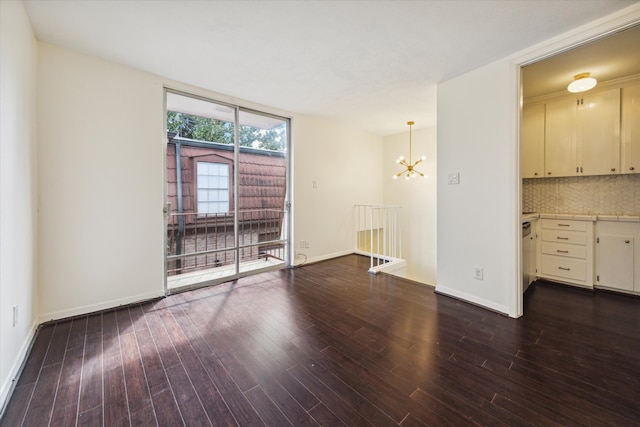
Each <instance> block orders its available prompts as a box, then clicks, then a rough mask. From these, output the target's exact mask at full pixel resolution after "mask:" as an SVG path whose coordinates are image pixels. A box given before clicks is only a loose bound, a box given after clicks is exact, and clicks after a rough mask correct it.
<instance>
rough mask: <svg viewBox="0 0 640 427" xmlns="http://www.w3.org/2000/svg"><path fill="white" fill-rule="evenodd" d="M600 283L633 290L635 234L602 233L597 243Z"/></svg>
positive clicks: (598, 279)
mask: <svg viewBox="0 0 640 427" xmlns="http://www.w3.org/2000/svg"><path fill="white" fill-rule="evenodd" d="M597 246H598V249H597V251H598V252H597V260H598V261H597V267H596V271H597V281H598V285H600V286H606V287H609V288H616V289H623V290H627V291H633V270H634V268H633V261H634V259H633V251H634V237H633V236H617V235H611V234H601V235H600V236H599V237H598V243H597Z"/></svg>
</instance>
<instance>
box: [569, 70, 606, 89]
mask: <svg viewBox="0 0 640 427" xmlns="http://www.w3.org/2000/svg"><path fill="white" fill-rule="evenodd" d="M590 76H591V74H590V73H581V74H577V75H576V76H575V78H574V80H573V81H572V82H571V83H569V86H567V90H568V91H569V92H571V93H578V92H586V91H588V90H590V89H593V88H594V87H595V86H596V83H598V81H597V80H596V79H594V78H593V77H590Z"/></svg>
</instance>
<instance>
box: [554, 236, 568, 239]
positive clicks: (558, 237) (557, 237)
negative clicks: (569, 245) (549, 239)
mask: <svg viewBox="0 0 640 427" xmlns="http://www.w3.org/2000/svg"><path fill="white" fill-rule="evenodd" d="M556 239H558V240H569V238H568V237H560V236H556Z"/></svg>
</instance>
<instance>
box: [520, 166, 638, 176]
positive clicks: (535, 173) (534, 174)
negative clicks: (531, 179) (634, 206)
mask: <svg viewBox="0 0 640 427" xmlns="http://www.w3.org/2000/svg"><path fill="white" fill-rule="evenodd" d="M631 170H633V168H631ZM533 176H538V172H534V173H533Z"/></svg>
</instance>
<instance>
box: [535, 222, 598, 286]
mask: <svg viewBox="0 0 640 427" xmlns="http://www.w3.org/2000/svg"><path fill="white" fill-rule="evenodd" d="M540 222H541V227H540V229H541V239H540V242H539V245H538V246H539V260H540V269H539V271H538V276H540V277H545V278H547V279H550V280H553V281H558V282H563V283H568V284H572V285H578V286H582V287H587V288H592V287H593V222H591V221H577V220H564V219H546V218H545V219H541V220H540Z"/></svg>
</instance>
